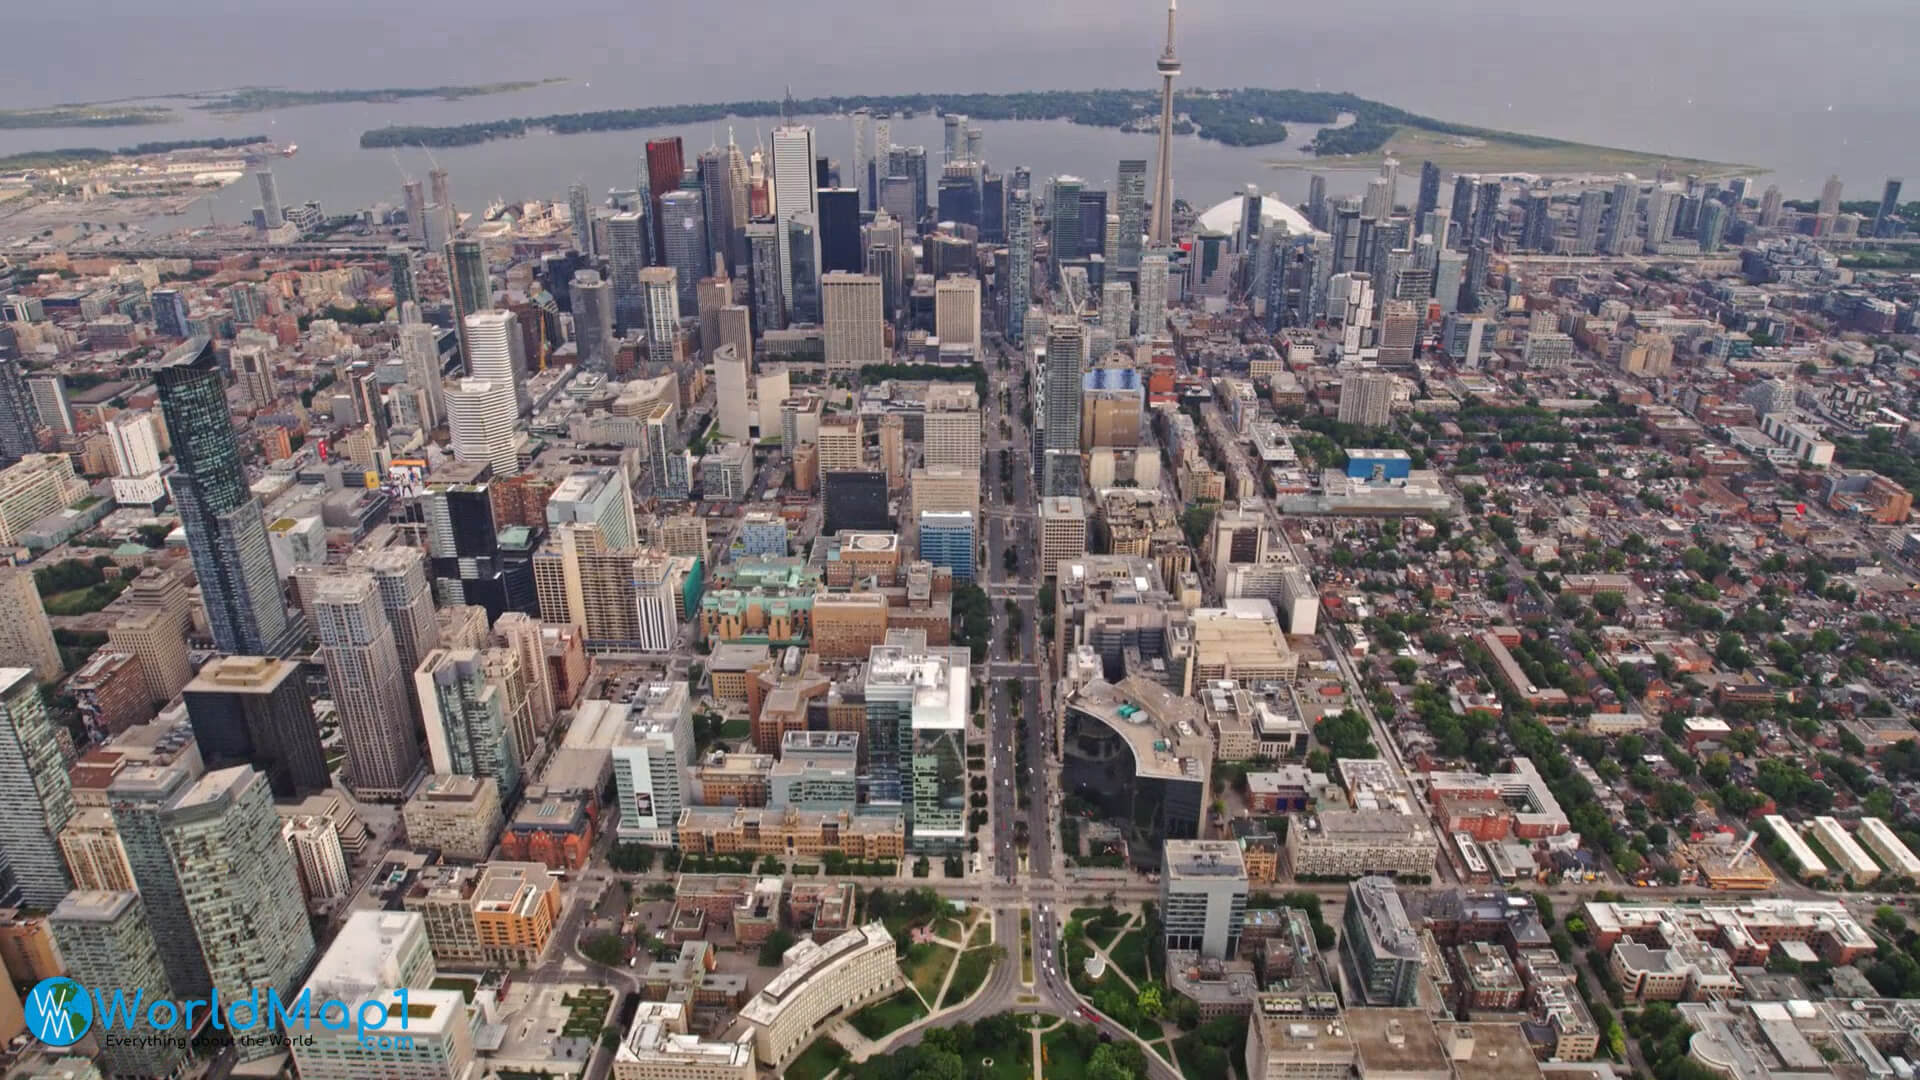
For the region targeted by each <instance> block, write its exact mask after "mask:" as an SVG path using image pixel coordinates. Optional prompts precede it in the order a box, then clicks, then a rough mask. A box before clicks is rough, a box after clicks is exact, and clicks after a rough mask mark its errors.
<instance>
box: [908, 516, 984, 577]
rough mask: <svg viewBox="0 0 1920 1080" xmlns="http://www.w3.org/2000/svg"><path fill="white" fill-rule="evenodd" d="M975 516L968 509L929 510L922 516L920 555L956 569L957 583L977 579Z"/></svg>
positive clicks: (950, 568)
mask: <svg viewBox="0 0 1920 1080" xmlns="http://www.w3.org/2000/svg"><path fill="white" fill-rule="evenodd" d="M973 549H974V527H973V515H972V514H971V513H968V512H967V511H964V510H959V511H934V510H928V511H926V512H924V513H922V514H921V515H920V557H921V558H922V559H925V560H926V561H928V562H930V563H932V564H933V565H935V566H944V567H946V568H947V569H949V570H951V571H953V580H954V581H955V582H961V583H965V582H970V581H972V580H973Z"/></svg>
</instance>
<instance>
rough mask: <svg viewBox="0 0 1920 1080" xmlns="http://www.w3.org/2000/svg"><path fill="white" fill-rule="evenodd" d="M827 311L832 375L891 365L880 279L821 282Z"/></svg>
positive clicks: (838, 277) (839, 277)
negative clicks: (888, 360)
mask: <svg viewBox="0 0 1920 1080" xmlns="http://www.w3.org/2000/svg"><path fill="white" fill-rule="evenodd" d="M821 295H822V298H823V300H824V302H825V307H826V312H825V314H826V318H825V320H824V321H825V326H826V353H827V370H828V371H858V370H859V369H860V368H862V367H865V366H867V365H869V364H884V363H886V362H887V330H886V326H887V319H886V310H885V296H884V293H883V290H882V287H881V283H880V279H879V278H877V277H875V276H873V275H872V274H828V275H827V276H826V277H825V278H823V279H822V280H821Z"/></svg>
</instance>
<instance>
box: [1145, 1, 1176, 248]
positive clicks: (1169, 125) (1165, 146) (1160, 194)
mask: <svg viewBox="0 0 1920 1080" xmlns="http://www.w3.org/2000/svg"><path fill="white" fill-rule="evenodd" d="M1174 4H1175V0H1167V47H1166V49H1165V50H1164V51H1162V52H1161V53H1160V60H1159V62H1158V63H1157V64H1155V65H1154V67H1155V70H1157V71H1159V73H1160V166H1159V172H1158V173H1156V174H1155V176H1156V179H1155V181H1154V185H1153V227H1152V228H1151V229H1150V230H1149V232H1148V236H1147V244H1148V246H1149V247H1153V248H1167V247H1171V246H1172V245H1173V79H1174V76H1176V75H1178V74H1180V61H1179V60H1177V59H1175V58H1174V55H1173V9H1174Z"/></svg>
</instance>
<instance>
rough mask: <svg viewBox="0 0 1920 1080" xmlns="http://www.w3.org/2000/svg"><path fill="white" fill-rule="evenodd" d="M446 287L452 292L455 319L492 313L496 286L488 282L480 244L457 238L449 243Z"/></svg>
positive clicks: (464, 238) (470, 239)
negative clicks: (483, 312) (485, 312)
mask: <svg viewBox="0 0 1920 1080" xmlns="http://www.w3.org/2000/svg"><path fill="white" fill-rule="evenodd" d="M447 286H448V288H449V289H451V290H452V292H453V317H454V318H455V319H457V320H460V322H462V323H464V322H465V321H466V318H467V316H469V315H472V314H474V313H476V312H482V311H492V310H493V286H492V284H491V283H490V282H488V280H487V262H486V257H485V256H484V255H483V254H482V253H481V251H480V241H478V240H475V239H473V238H471V237H466V236H457V237H454V238H453V239H452V240H449V241H447Z"/></svg>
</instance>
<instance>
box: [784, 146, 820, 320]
mask: <svg viewBox="0 0 1920 1080" xmlns="http://www.w3.org/2000/svg"><path fill="white" fill-rule="evenodd" d="M813 159H814V148H813V129H812V128H810V127H807V126H805V125H795V124H788V125H782V126H780V127H777V128H774V129H773V216H774V220H775V221H776V222H777V223H778V224H779V226H780V228H779V231H778V232H777V233H776V234H775V236H776V237H777V239H776V241H775V242H776V243H777V244H778V245H779V248H780V294H781V295H782V296H784V297H786V300H787V309H786V310H787V312H788V313H789V314H792V315H793V317H794V319H795V320H796V321H816V320H802V319H801V317H800V316H799V315H798V314H795V308H796V306H797V303H798V301H797V299H796V294H795V291H794V288H795V283H794V261H795V258H796V256H795V255H794V253H793V249H792V237H791V235H790V233H789V231H788V228H787V225H788V223H789V222H790V221H792V220H793V218H794V217H795V216H797V215H801V214H804V215H807V217H808V219H809V221H810V222H813V223H816V226H815V227H816V229H817V222H818V221H819V215H820V198H819V189H818V187H817V186H816V185H815V183H814V172H813V169H814V162H813ZM814 243H815V244H816V245H817V244H818V235H817V232H816V235H815V238H814ZM811 265H812V266H813V268H814V270H815V273H816V274H817V273H818V267H819V265H820V260H819V255H818V248H817V246H816V249H815V252H814V253H813V260H812V263H811ZM816 280H817V279H816Z"/></svg>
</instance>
